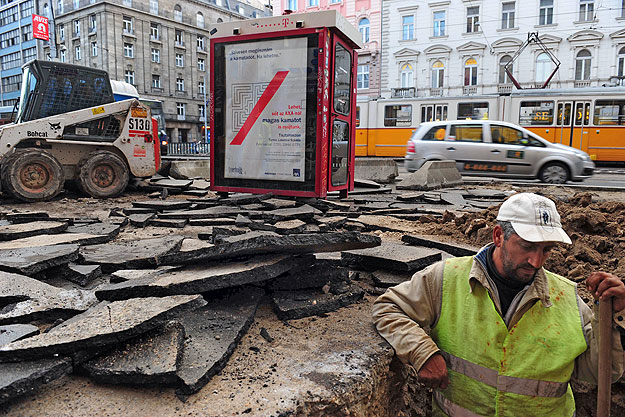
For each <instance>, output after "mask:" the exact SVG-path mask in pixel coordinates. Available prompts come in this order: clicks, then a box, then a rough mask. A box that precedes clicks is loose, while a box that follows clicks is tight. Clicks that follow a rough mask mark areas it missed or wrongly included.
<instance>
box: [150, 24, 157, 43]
mask: <svg viewBox="0 0 625 417" xmlns="http://www.w3.org/2000/svg"><path fill="white" fill-rule="evenodd" d="M150 40H153V41H157V40H159V36H158V23H150Z"/></svg>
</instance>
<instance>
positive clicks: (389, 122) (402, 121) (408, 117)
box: [384, 105, 412, 126]
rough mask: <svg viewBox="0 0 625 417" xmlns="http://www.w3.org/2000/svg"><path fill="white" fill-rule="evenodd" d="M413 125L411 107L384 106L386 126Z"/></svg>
mask: <svg viewBox="0 0 625 417" xmlns="http://www.w3.org/2000/svg"><path fill="white" fill-rule="evenodd" d="M411 124H412V106H411V105H403V106H401V105H393V106H384V126H410V125H411Z"/></svg>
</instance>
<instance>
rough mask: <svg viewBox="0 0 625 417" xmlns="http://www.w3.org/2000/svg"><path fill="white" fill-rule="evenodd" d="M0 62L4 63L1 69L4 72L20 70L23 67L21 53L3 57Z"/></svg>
mask: <svg viewBox="0 0 625 417" xmlns="http://www.w3.org/2000/svg"><path fill="white" fill-rule="evenodd" d="M0 62H1V63H2V66H1V67H0V68H2V69H3V70H8V69H11V68H19V66H20V65H22V61H21V59H20V53H19V52H13V53H12V54H7V55H3V56H2V58H0Z"/></svg>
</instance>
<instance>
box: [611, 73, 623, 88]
mask: <svg viewBox="0 0 625 417" xmlns="http://www.w3.org/2000/svg"><path fill="white" fill-rule="evenodd" d="M610 86H614V87H617V86H625V75H615V76H612V77H610Z"/></svg>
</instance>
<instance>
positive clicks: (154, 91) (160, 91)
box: [152, 86, 163, 94]
mask: <svg viewBox="0 0 625 417" xmlns="http://www.w3.org/2000/svg"><path fill="white" fill-rule="evenodd" d="M152 92H153V93H161V94H162V93H163V87H154V86H152Z"/></svg>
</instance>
